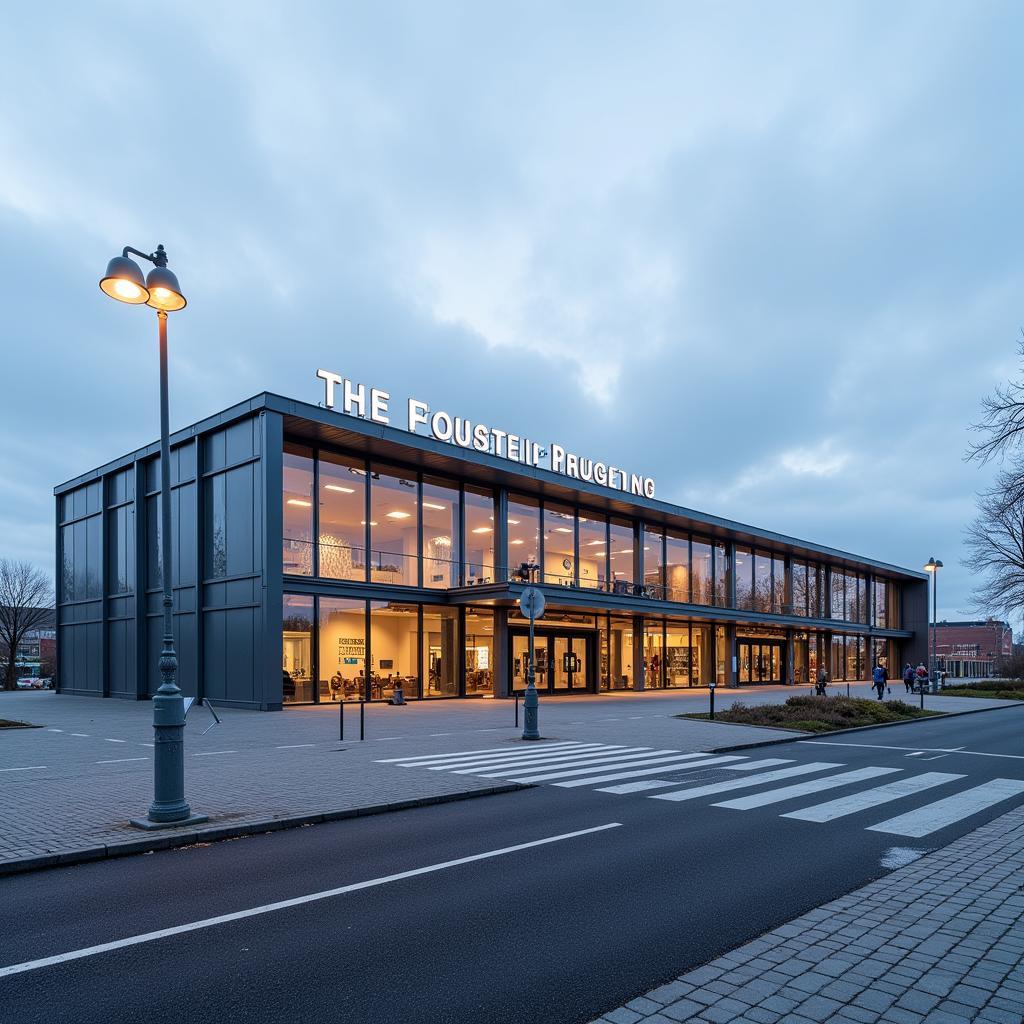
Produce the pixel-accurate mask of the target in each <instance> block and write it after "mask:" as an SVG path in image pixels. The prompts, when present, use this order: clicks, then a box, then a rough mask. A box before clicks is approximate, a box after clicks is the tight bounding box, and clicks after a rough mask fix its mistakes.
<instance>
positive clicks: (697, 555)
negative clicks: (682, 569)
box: [690, 537, 714, 604]
mask: <svg viewBox="0 0 1024 1024" xmlns="http://www.w3.org/2000/svg"><path fill="white" fill-rule="evenodd" d="M690 558H691V568H692V574H693V598H692V600H693V603H694V604H712V603H713V599H714V573H713V566H712V564H711V542H710V541H708V540H705V539H704V538H702V537H694V538H693V546H692V548H691V555H690Z"/></svg>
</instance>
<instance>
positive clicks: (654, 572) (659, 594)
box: [643, 525, 665, 601]
mask: <svg viewBox="0 0 1024 1024" xmlns="http://www.w3.org/2000/svg"><path fill="white" fill-rule="evenodd" d="M643 538H644V586H645V587H646V588H647V596H648V597H653V598H656V599H657V600H659V601H663V600H664V599H665V565H664V558H663V557H662V551H661V549H662V545H663V543H664V540H665V534H664V532H663V531H661V530H658V529H655V528H654V527H652V526H646V525H645V526H644V528H643Z"/></svg>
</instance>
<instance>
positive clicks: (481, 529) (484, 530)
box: [472, 526, 491, 533]
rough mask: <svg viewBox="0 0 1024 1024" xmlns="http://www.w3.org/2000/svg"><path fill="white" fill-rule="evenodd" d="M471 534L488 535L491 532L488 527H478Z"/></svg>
mask: <svg viewBox="0 0 1024 1024" xmlns="http://www.w3.org/2000/svg"><path fill="white" fill-rule="evenodd" d="M472 532H473V533H490V532H491V528H490V527H489V526H478V527H476V528H475V529H474V530H473V531H472Z"/></svg>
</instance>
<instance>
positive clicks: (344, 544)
mask: <svg viewBox="0 0 1024 1024" xmlns="http://www.w3.org/2000/svg"><path fill="white" fill-rule="evenodd" d="M319 470H320V486H319V489H320V497H319V501H320V506H319V511H320V533H319V537H318V544H319V549H320V575H321V576H322V577H324V578H325V579H332V580H353V581H359V582H362V581H365V579H366V570H367V559H366V471H365V470H364V469H363V468H362V466H361V464H359V463H356V462H355V461H353V460H352V459H347V458H345V457H344V456H341V455H335V454H333V453H332V452H324V453H322V454H321V456H320V460H319ZM288 571H289V570H288V568H287V563H286V565H285V572H288Z"/></svg>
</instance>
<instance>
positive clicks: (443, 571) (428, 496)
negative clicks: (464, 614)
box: [422, 477, 462, 588]
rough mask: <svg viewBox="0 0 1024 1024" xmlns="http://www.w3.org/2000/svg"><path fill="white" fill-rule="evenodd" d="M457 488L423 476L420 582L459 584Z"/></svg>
mask: <svg viewBox="0 0 1024 1024" xmlns="http://www.w3.org/2000/svg"><path fill="white" fill-rule="evenodd" d="M461 506H462V497H461V495H460V494H459V489H458V488H457V487H455V486H453V485H450V484H446V483H445V482H443V481H441V480H432V479H431V478H430V477H425V478H424V480H423V501H422V508H423V586H425V587H435V588H445V587H457V586H458V585H459V548H460V546H461V545H460V537H459V519H460V509H461Z"/></svg>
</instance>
